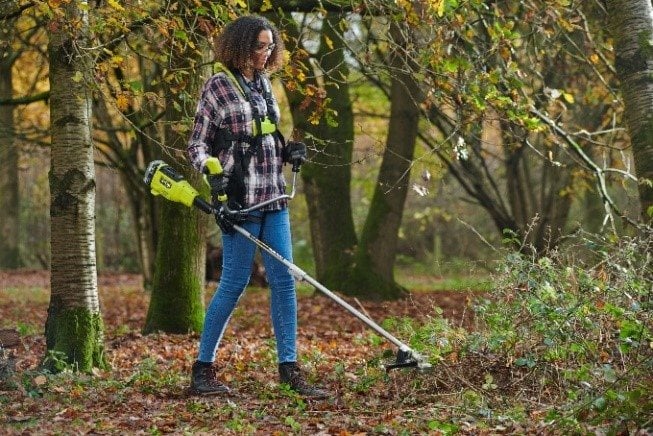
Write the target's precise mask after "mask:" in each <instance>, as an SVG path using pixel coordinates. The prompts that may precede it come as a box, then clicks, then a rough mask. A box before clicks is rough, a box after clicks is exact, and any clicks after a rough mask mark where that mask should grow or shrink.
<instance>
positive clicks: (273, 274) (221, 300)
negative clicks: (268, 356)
mask: <svg viewBox="0 0 653 436" xmlns="http://www.w3.org/2000/svg"><path fill="white" fill-rule="evenodd" d="M252 216H257V217H260V218H261V221H260V222H252V221H246V222H245V223H243V224H242V226H241V227H243V228H245V230H247V231H248V232H250V233H251V234H253V235H254V236H256V237H257V238H259V239H260V240H262V241H263V242H265V243H266V244H267V245H269V246H270V248H272V249H273V250H274V251H276V252H277V253H279V254H280V255H282V256H283V257H284V258H286V259H288V260H289V261H290V262H292V242H291V236H290V219H289V215H288V208H284V209H282V210H278V211H268V212H254V213H253V214H252ZM222 250H223V252H222V276H221V277H220V284H219V286H218V289H217V291H216V293H215V294H214V295H213V298H212V299H211V303H210V304H209V307H208V309H207V312H206V318H205V319H204V330H203V331H202V336H201V338H200V348H199V358H198V360H200V361H202V362H213V361H214V360H215V355H216V350H217V348H218V346H219V345H220V341H221V340H222V336H223V335H224V332H225V329H226V328H227V323H228V322H229V319H230V318H231V315H232V313H233V310H234V308H235V307H236V304H237V303H238V300H240V298H241V297H242V295H243V294H244V291H245V287H246V286H247V283H248V282H249V278H250V275H251V273H252V264H253V262H254V253H255V252H256V245H255V244H254V243H253V242H252V241H250V240H248V239H247V238H245V237H244V236H243V235H241V234H240V233H238V232H235V233H234V234H232V235H227V234H224V233H223V234H222ZM261 255H262V257H263V265H264V266H265V273H266V275H267V279H268V283H269V284H270V292H271V296H270V315H271V317H272V326H273V327H274V335H275V337H276V341H277V359H278V361H279V363H284V362H296V361H297V296H296V292H295V280H294V278H293V276H292V275H291V274H290V271H289V270H288V268H287V267H286V266H284V265H283V264H282V263H281V262H279V261H278V260H276V259H274V258H273V257H272V256H270V255H269V254H268V253H266V252H264V251H262V252H261Z"/></svg>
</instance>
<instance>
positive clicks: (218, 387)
mask: <svg viewBox="0 0 653 436" xmlns="http://www.w3.org/2000/svg"><path fill="white" fill-rule="evenodd" d="M217 375H218V371H217V368H216V367H215V366H214V365H213V364H211V363H206V362H200V361H195V363H193V370H192V374H191V378H190V391H191V392H192V393H193V394H195V395H220V394H226V393H228V392H229V388H228V387H226V386H225V385H223V384H222V383H220V382H219V381H218V377H217Z"/></svg>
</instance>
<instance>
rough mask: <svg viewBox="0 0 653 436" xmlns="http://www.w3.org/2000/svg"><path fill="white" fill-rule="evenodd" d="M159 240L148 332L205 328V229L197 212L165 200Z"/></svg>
mask: <svg viewBox="0 0 653 436" xmlns="http://www.w3.org/2000/svg"><path fill="white" fill-rule="evenodd" d="M159 206H160V210H161V217H160V220H159V235H160V237H159V241H158V244H157V255H156V270H155V273H154V280H153V286H152V298H151V300H150V306H149V309H148V311H147V318H146V321H145V327H144V329H143V332H144V333H146V334H147V333H153V332H156V331H163V332H166V333H188V332H190V331H193V332H200V331H202V325H203V322H204V304H203V301H202V295H203V285H204V281H203V278H204V250H201V247H202V246H204V244H205V241H204V236H203V235H204V232H203V231H202V228H201V226H202V224H201V220H200V219H198V216H197V212H196V211H195V210H193V209H189V208H186V207H184V206H181V205H179V204H176V203H171V202H167V201H165V200H163V201H162V203H161V204H160V205H159Z"/></svg>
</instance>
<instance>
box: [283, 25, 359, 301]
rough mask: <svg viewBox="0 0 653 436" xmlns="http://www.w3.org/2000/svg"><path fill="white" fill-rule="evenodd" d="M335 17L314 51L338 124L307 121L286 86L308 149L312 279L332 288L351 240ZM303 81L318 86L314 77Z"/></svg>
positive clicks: (344, 100) (348, 123)
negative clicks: (313, 268)
mask: <svg viewBox="0 0 653 436" xmlns="http://www.w3.org/2000/svg"><path fill="white" fill-rule="evenodd" d="M339 19H340V16H339V15H329V16H328V17H327V19H325V20H324V24H323V27H322V34H321V40H320V51H319V53H318V54H317V55H316V59H319V62H320V68H321V69H322V70H323V71H324V72H325V74H326V75H325V76H324V77H323V78H324V88H323V89H324V92H325V94H326V96H325V98H328V99H330V102H329V104H328V107H329V108H330V109H332V110H335V111H336V112H337V115H338V116H337V120H338V125H337V126H334V125H329V123H328V122H327V120H325V119H324V118H322V119H320V121H319V123H318V124H311V123H310V122H309V120H308V119H307V116H306V115H307V114H306V109H305V108H302V107H301V103H302V100H303V98H304V97H303V96H302V95H301V94H300V93H297V92H294V91H292V90H290V89H288V88H287V89H286V93H287V95H288V100H289V102H290V107H291V112H292V117H293V124H294V126H295V129H296V130H297V131H299V132H300V134H305V135H306V136H307V137H308V138H309V139H308V140H307V141H306V142H308V144H307V145H308V146H309V149H310V150H309V151H310V153H309V163H307V164H305V165H304V166H303V167H302V173H301V174H302V180H303V182H304V192H305V195H306V202H307V204H308V215H309V220H310V221H309V222H310V228H311V242H312V245H313V254H314V257H315V269H316V278H317V280H318V281H320V282H321V283H323V284H324V285H325V286H327V287H332V288H335V289H339V288H341V287H342V286H343V285H344V284H345V283H346V279H347V277H346V274H347V271H349V269H350V267H351V257H352V253H353V251H354V247H355V245H356V230H355V228H354V221H353V214H352V209H351V195H350V185H351V167H350V165H351V157H352V151H353V139H354V124H353V120H354V115H353V111H352V105H351V100H350V97H349V86H348V84H347V76H348V74H349V70H348V68H347V63H346V62H345V58H344V50H343V47H342V42H341V39H340V37H339V36H338V35H336V32H335V31H334V29H333V28H334V26H337V25H338V21H339ZM287 30H288V32H289V33H290V34H291V38H290V39H291V42H289V44H288V45H289V47H288V49H289V51H290V52H291V53H293V52H295V49H294V47H292V44H293V42H294V41H296V40H297V37H298V33H297V29H296V28H293V27H292V26H288V28H287ZM327 41H330V42H331V43H333V49H330V48H329V47H328V45H329V44H328V43H327ZM309 84H310V85H313V86H315V87H318V83H317V80H316V79H312V80H311V81H310V82H309ZM313 138H314V139H313Z"/></svg>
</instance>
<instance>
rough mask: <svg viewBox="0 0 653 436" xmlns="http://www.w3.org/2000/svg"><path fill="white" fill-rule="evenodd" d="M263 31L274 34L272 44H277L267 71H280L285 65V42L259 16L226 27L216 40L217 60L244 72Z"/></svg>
mask: <svg viewBox="0 0 653 436" xmlns="http://www.w3.org/2000/svg"><path fill="white" fill-rule="evenodd" d="M262 30H269V31H270V32H272V42H273V43H274V44H275V47H274V49H273V50H272V53H270V57H268V60H267V62H266V63H265V70H266V71H268V72H273V71H276V70H278V69H279V68H281V65H282V63H283V50H284V45H283V41H282V39H281V36H280V34H279V31H278V30H277V28H276V27H275V26H274V25H273V24H272V23H270V21H268V20H267V19H266V18H263V17H261V16H258V15H246V16H244V17H240V18H237V19H235V20H234V21H232V22H230V23H229V24H227V25H226V26H225V28H224V29H223V30H222V32H220V34H219V35H218V36H216V38H215V40H214V51H215V56H216V59H217V60H218V61H220V62H222V63H223V64H224V65H225V66H226V67H227V68H229V69H235V70H241V71H242V70H244V69H245V68H246V66H247V63H248V62H249V61H250V59H251V57H252V55H253V54H254V49H255V47H256V44H257V43H258V35H259V33H261V31H262Z"/></svg>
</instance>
